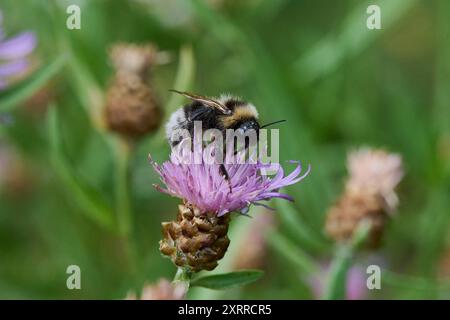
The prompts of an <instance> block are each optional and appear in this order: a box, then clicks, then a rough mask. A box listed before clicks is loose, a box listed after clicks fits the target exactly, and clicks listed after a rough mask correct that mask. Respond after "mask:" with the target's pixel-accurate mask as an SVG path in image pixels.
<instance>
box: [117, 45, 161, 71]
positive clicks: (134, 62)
mask: <svg viewBox="0 0 450 320" xmlns="http://www.w3.org/2000/svg"><path fill="white" fill-rule="evenodd" d="M156 54H157V49H156V47H155V46H154V45H152V44H145V45H137V44H129V43H118V44H116V45H114V46H113V47H112V48H111V50H110V53H109V55H110V59H111V62H112V64H113V66H114V68H115V70H116V71H117V72H119V73H127V74H132V75H137V76H141V77H145V76H147V75H148V73H149V72H150V70H151V68H152V67H153V65H154V63H155V59H156Z"/></svg>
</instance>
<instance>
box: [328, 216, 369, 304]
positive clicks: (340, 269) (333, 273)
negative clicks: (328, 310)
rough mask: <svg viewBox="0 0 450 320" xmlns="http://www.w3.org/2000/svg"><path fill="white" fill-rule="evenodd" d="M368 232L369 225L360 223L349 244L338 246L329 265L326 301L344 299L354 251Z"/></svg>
mask: <svg viewBox="0 0 450 320" xmlns="http://www.w3.org/2000/svg"><path fill="white" fill-rule="evenodd" d="M369 231H370V223H366V222H362V223H361V224H360V225H359V226H358V228H357V229H356V232H355V234H354V235H353V238H352V240H351V241H350V242H349V243H343V244H340V245H339V247H338V249H337V253H336V256H335V258H334V261H333V263H332V264H331V269H330V274H329V278H328V283H327V287H326V290H325V294H324V299H326V300H336V299H341V300H342V299H345V297H346V291H347V272H348V269H350V267H351V265H352V259H353V255H354V253H355V251H356V249H357V248H358V247H359V246H360V245H361V244H362V243H363V242H364V240H365V239H366V238H367V236H368V234H369Z"/></svg>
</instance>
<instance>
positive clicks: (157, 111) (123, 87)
mask: <svg viewBox="0 0 450 320" xmlns="http://www.w3.org/2000/svg"><path fill="white" fill-rule="evenodd" d="M155 56H156V49H155V47H154V46H153V45H142V46H140V45H134V44H116V45H114V46H113V47H112V49H111V51H110V59H111V61H112V64H113V66H114V69H115V74H114V77H113V79H112V81H111V84H110V86H109V88H108V91H107V93H106V105H105V120H106V124H107V125H108V127H109V129H110V130H112V131H114V132H117V133H119V134H121V135H123V136H126V137H131V138H139V137H142V136H144V135H145V134H147V133H149V132H151V131H153V130H155V129H156V128H157V127H158V126H159V124H160V121H161V116H162V114H161V108H160V107H159V104H158V102H157V99H156V97H155V94H154V90H153V87H152V86H151V85H150V83H149V81H150V79H149V75H150V71H151V68H152V67H153V64H154V63H155V59H156V58H155Z"/></svg>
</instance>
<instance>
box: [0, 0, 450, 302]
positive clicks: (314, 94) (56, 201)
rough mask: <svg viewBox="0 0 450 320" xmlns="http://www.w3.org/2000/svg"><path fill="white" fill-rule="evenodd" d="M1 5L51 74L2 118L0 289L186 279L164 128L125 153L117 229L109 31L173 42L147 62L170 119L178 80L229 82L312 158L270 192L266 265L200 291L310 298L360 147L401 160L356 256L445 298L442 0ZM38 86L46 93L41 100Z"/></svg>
mask: <svg viewBox="0 0 450 320" xmlns="http://www.w3.org/2000/svg"><path fill="white" fill-rule="evenodd" d="M70 4H78V5H79V6H80V8H81V30H67V29H66V18H67V16H68V15H67V14H66V8H67V6H68V5H70ZM370 4H378V5H379V6H380V7H381V14H382V16H381V19H382V20H381V21H382V29H381V30H368V29H367V28H366V19H367V17H368V15H367V14H366V8H367V6H368V5H370ZM0 10H2V12H3V20H4V29H5V30H6V31H7V32H8V34H15V33H18V32H20V31H23V30H33V31H35V32H36V34H37V37H38V46H37V49H36V51H35V52H34V53H33V56H32V57H33V61H34V62H35V64H36V66H37V67H36V69H37V70H44V73H45V72H47V73H48V74H47V75H49V76H48V78H51V79H49V80H48V81H37V82H36V84H35V85H34V86H33V87H32V89H33V90H32V91H30V92H22V93H20V92H19V98H17V99H18V100H17V101H14V103H11V104H10V105H9V106H8V107H7V108H6V107H5V110H6V109H7V112H8V113H10V114H12V115H13V117H14V122H13V124H11V125H2V126H1V127H0V140H1V142H2V144H3V149H5V150H6V149H7V150H8V151H3V152H14V154H15V157H17V159H16V161H15V163H18V164H17V165H16V166H14V168H15V170H17V172H15V171H14V174H15V176H14V177H13V179H6V178H5V179H0V181H3V182H2V185H1V186H0V192H1V193H0V298H4V299H10V298H27V299H33V298H43V299H50V298H63V299H75V298H83V299H95V298H101V299H110V298H112V299H122V298H124V297H125V296H126V294H127V292H129V291H130V290H132V289H133V288H137V289H139V288H140V287H141V286H142V285H143V284H144V283H152V282H155V281H157V280H158V279H159V278H160V277H167V278H169V279H170V278H172V277H173V275H174V273H175V267H174V266H173V265H172V264H171V262H170V261H169V260H167V259H164V258H162V257H161V255H160V253H159V251H158V240H159V239H160V237H161V231H160V223H161V221H166V220H170V219H173V218H174V216H175V213H176V210H177V207H176V205H177V203H178V200H177V199H172V198H170V197H168V196H166V195H163V194H160V193H158V192H157V191H156V190H155V189H154V188H153V187H152V184H153V183H157V182H158V181H159V178H158V176H157V175H156V174H155V172H154V171H153V169H152V168H151V166H150V165H149V163H148V161H147V155H148V154H149V153H151V154H152V156H153V158H155V159H156V160H157V161H158V162H161V161H163V160H165V159H167V157H168V153H169V148H168V146H167V144H166V143H165V141H164V136H163V134H162V130H163V127H161V129H160V131H159V132H156V133H154V134H151V135H148V136H147V137H145V138H144V139H142V140H141V141H140V142H139V143H138V144H137V146H136V150H135V152H133V153H132V155H131V158H130V159H129V160H130V175H131V180H130V188H129V193H130V203H131V206H132V212H131V215H132V219H131V220H132V228H131V231H130V233H129V235H128V236H126V237H124V236H123V235H120V234H119V233H118V231H117V228H116V227H115V225H116V221H117V214H118V213H117V209H118V208H117V205H116V201H117V194H119V197H120V191H117V188H119V189H120V183H121V182H120V178H119V179H118V180H117V179H116V178H115V176H116V175H117V170H118V169H117V165H116V164H117V163H119V164H120V161H119V162H117V161H116V160H120V159H117V158H118V157H117V153H115V152H114V148H111V145H112V144H111V143H110V142H109V139H110V137H109V138H108V137H107V138H106V139H105V136H104V134H103V133H99V132H98V131H97V130H95V129H94V128H93V126H92V125H91V121H90V118H89V114H90V113H91V112H92V111H93V108H94V107H93V104H94V103H95V101H98V100H96V99H97V98H99V97H100V98H99V99H100V100H101V97H102V94H103V92H104V90H105V89H106V88H107V86H108V83H109V80H110V79H111V77H112V75H113V70H112V67H111V65H110V63H109V58H108V55H107V50H108V48H110V47H111V45H112V44H114V43H115V42H132V43H147V42H151V43H154V44H156V45H157V46H158V47H159V48H160V50H163V51H165V52H168V53H169V54H170V57H171V61H170V62H169V63H168V64H165V65H161V66H157V67H155V69H154V72H153V74H152V79H153V85H154V87H155V91H156V94H157V96H158V98H159V100H160V102H161V105H162V107H163V109H164V112H165V116H167V115H168V114H170V112H171V111H173V110H175V108H177V107H178V106H180V105H181V103H182V102H183V99H180V98H179V97H173V96H172V95H171V94H169V92H168V89H171V88H176V89H179V90H191V91H193V92H197V93H200V94H204V95H211V96H214V95H218V94H220V93H222V92H230V93H233V94H236V95H239V96H241V97H243V98H244V99H246V100H249V101H251V102H252V103H254V104H255V105H256V106H257V107H258V110H259V113H260V117H261V119H262V122H269V121H273V120H278V119H288V122H287V123H286V124H283V125H282V126H280V140H281V142H280V159H281V160H282V161H284V160H289V159H298V160H301V161H302V162H304V163H310V164H311V165H312V173H311V174H310V175H309V176H308V177H307V179H305V180H304V182H302V183H300V184H298V185H295V186H292V187H290V188H288V191H287V192H288V193H289V194H291V195H293V196H294V198H295V200H296V201H295V203H294V204H293V205H279V204H278V203H274V204H273V205H275V206H276V207H277V212H276V213H275V214H274V216H275V218H276V220H277V227H276V230H275V231H274V233H273V236H271V237H270V239H271V240H270V241H269V244H268V247H267V248H265V250H267V255H266V257H265V263H264V266H263V268H264V270H265V276H264V277H263V278H262V279H261V280H260V281H258V282H256V283H255V284H252V285H250V286H247V287H244V288H242V289H239V290H237V289H233V290H228V291H223V292H213V291H205V290H192V291H191V292H190V298H194V299H195V298H242V299H248V298H253V299H260V298H265V299H275V298H276V299H283V298H284V299H312V298H314V295H313V293H312V290H311V289H310V286H309V279H310V277H311V276H312V275H311V273H314V270H311V268H309V267H308V266H309V264H308V262H307V261H309V259H312V260H313V261H317V262H320V263H326V261H330V260H331V259H332V257H333V254H334V246H333V244H332V243H331V241H329V240H327V239H326V237H325V236H324V234H323V222H324V217H325V214H326V211H327V208H328V207H329V206H330V205H331V204H332V203H333V201H334V200H335V199H336V198H337V197H338V196H339V194H340V192H341V191H342V190H343V181H344V178H345V175H346V168H345V159H346V153H347V151H348V150H350V149H351V148H353V147H357V146H360V145H369V146H374V147H383V148H386V149H387V150H390V151H393V152H397V153H399V154H401V155H402V156H403V159H404V165H405V171H406V174H405V178H404V180H403V181H402V183H401V184H400V187H399V198H400V206H399V210H398V214H397V215H396V216H395V217H394V219H392V221H391V223H390V224H389V226H388V229H387V230H386V233H385V237H384V240H383V245H382V247H381V248H380V249H378V250H377V251H376V252H370V253H369V252H364V253H361V254H359V255H358V256H357V257H356V258H355V263H356V264H359V265H361V266H362V267H363V268H364V270H365V267H366V266H367V264H368V263H367V261H369V260H371V259H372V260H373V259H375V260H376V261H381V262H380V263H379V264H380V265H381V266H382V267H383V268H385V269H386V270H389V272H387V271H386V277H383V286H382V289H381V290H375V291H371V292H369V293H368V297H369V298H373V299H406V298H413V299H418V298H427V299H443V298H450V286H449V285H448V284H449V282H448V280H446V279H448V278H445V277H448V276H449V273H450V270H449V268H450V267H449V264H448V262H447V266H445V265H444V262H443V261H444V260H445V257H446V256H447V257H448V256H449V255H450V239H449V235H448V234H449V232H448V231H449V227H450V225H449V221H450V88H449V86H450V2H449V1H447V0H432V1H425V0H423V1H414V0H385V1H375V0H373V1H360V0H340V1H329V0H321V1H312V0H305V1H301V0H298V1H297V0H248V1H237V0H210V1H207V0H203V1H201V0H128V1H125V0H124V1H106V0H90V1H75V0H72V1H63V0H61V1H56V0H55V1H44V0H24V1H14V0H2V1H1V3H0ZM49 66H50V67H49ZM49 68H53V69H52V70H50V71H49V70H48V69H49ZM53 71H54V72H53ZM38 72H39V71H38ZM42 77H43V76H42ZM39 92H41V93H42V92H44V94H47V95H48V96H50V98H49V97H47V96H44V98H45V97H47V98H46V99H41V100H43V101H44V102H42V101H41V103H39V104H38V107H36V94H39ZM33 98H34V100H33ZM1 99H5V97H4V96H0V105H1ZM30 99H31V102H30ZM33 101H34V102H35V103H34V104H33ZM38 102H39V100H38ZM5 110H0V111H2V112H3V111H5ZM5 112H6V111H5ZM5 146H6V147H5ZM119 152H120V150H119ZM119 158H120V157H119ZM288 169H289V170H290V169H291V168H288ZM0 172H1V173H2V174H3V175H5V177H6V174H7V173H11V172H13V171H12V169H8V170H3V171H2V170H0ZM119 175H120V173H119ZM10 180H12V182H13V183H7V182H5V181H10ZM10 182H11V181H10ZM122 182H123V181H122ZM118 185H119V187H118ZM256 211H257V210H256V209H254V210H253V211H251V212H250V213H251V214H253V215H255V216H256V215H257V214H258V212H256ZM251 224H252V219H247V218H245V217H236V219H234V220H233V222H232V231H231V235H230V238H231V246H230V252H229V253H228V254H227V255H226V257H225V258H224V260H223V262H222V263H221V264H220V270H222V271H223V270H230V268H232V267H231V265H232V262H230V261H232V260H233V259H236V257H237V256H238V255H239V248H240V246H245V245H246V241H248V240H246V239H247V238H246V237H248V236H251V232H254V231H252V230H251ZM308 257H309V258H308ZM447 261H448V258H447ZM71 264H76V265H79V266H80V268H81V272H82V289H81V290H68V289H67V287H66V279H67V276H68V275H67V274H66V268H67V266H68V265H71ZM218 271H219V270H218ZM317 272H320V271H319V270H317Z"/></svg>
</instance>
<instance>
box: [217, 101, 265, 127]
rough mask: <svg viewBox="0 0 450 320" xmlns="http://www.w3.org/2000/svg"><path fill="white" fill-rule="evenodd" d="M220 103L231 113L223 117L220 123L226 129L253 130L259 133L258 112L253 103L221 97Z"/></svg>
mask: <svg viewBox="0 0 450 320" xmlns="http://www.w3.org/2000/svg"><path fill="white" fill-rule="evenodd" d="M219 101H220V102H221V103H222V104H223V105H224V106H225V107H226V108H227V109H229V110H230V111H231V113H230V114H229V115H221V116H220V121H221V124H222V126H223V127H224V128H225V129H234V130H239V129H240V130H242V131H244V132H246V131H248V130H250V129H253V130H255V131H256V132H258V131H259V128H260V126H259V123H258V111H257V110H256V108H255V106H254V105H252V104H251V103H248V102H245V101H242V100H240V99H238V98H236V97H231V96H221V97H220V98H219Z"/></svg>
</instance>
